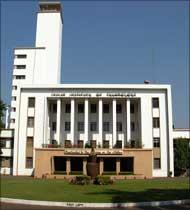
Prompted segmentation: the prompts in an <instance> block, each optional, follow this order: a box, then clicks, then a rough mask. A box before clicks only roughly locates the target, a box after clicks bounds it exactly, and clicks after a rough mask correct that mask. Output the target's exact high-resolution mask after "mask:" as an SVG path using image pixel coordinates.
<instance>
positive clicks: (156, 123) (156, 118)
mask: <svg viewBox="0 0 190 210" xmlns="http://www.w3.org/2000/svg"><path fill="white" fill-rule="evenodd" d="M159 127H160V120H159V118H158V117H154V118H153V128H159Z"/></svg>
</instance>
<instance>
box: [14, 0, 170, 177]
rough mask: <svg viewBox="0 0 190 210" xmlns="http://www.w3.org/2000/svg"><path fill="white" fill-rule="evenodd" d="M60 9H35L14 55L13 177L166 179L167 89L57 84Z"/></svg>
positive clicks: (49, 5) (48, 4)
mask: <svg viewBox="0 0 190 210" xmlns="http://www.w3.org/2000/svg"><path fill="white" fill-rule="evenodd" d="M62 26H63V17H62V8H61V4H60V3H59V2H55V1H53V2H44V1H43V2H40V3H39V12H38V13H37V31H36V44H35V47H28V48H16V49H15V50H14V55H15V58H14V69H13V83H12V87H13V90H12V102H11V107H12V111H11V128H12V129H14V158H13V175H32V174H34V176H36V177H43V176H49V177H55V176H57V177H59V176H60V177H62V176H68V175H71V174H77V173H83V174H86V173H87V170H86V164H87V162H88V157H89V154H90V149H89V148H88V147H90V146H91V147H94V148H95V152H96V154H97V161H98V163H99V173H100V174H106V173H108V174H109V173H112V174H115V175H116V176H117V177H122V176H125V175H127V174H131V175H130V176H136V177H147V178H151V177H166V176H168V174H170V175H171V173H172V175H173V174H174V173H173V172H174V166H173V133H172V132H173V129H172V99H171V87H170V85H157V84H156V85H155V84H131V85H127V84H126V85H125V84H85V85H84V84H61V83H60V73H61V43H62Z"/></svg>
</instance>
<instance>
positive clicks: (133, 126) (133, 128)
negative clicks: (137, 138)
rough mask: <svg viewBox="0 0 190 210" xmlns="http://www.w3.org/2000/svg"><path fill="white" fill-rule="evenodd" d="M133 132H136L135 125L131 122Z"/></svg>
mask: <svg viewBox="0 0 190 210" xmlns="http://www.w3.org/2000/svg"><path fill="white" fill-rule="evenodd" d="M131 131H135V123H134V122H131Z"/></svg>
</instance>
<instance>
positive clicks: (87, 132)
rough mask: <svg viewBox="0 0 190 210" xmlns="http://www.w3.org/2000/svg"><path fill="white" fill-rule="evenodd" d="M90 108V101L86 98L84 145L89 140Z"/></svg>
mask: <svg viewBox="0 0 190 210" xmlns="http://www.w3.org/2000/svg"><path fill="white" fill-rule="evenodd" d="M88 109H89V101H88V99H85V102H84V145H85V143H87V142H88V136H89V125H88V124H89V123H88V121H89V119H88V118H89V113H88Z"/></svg>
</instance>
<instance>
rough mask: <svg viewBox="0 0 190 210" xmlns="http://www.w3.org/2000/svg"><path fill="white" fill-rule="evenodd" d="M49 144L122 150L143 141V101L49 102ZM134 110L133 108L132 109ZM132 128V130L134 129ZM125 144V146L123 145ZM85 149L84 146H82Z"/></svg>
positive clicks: (64, 100) (108, 99) (46, 141)
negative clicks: (141, 134) (141, 119)
mask: <svg viewBox="0 0 190 210" xmlns="http://www.w3.org/2000/svg"><path fill="white" fill-rule="evenodd" d="M47 104H48V109H47V116H48V117H47V118H48V119H49V121H48V122H47V123H46V126H47V127H46V129H45V132H46V135H44V138H45V139H44V143H45V144H53V143H55V142H56V144H58V145H62V146H65V145H66V142H70V145H72V146H73V145H76V147H77V145H78V143H79V141H80V143H81V141H83V147H85V145H91V143H92V141H93V142H94V144H95V145H96V147H103V146H104V143H103V142H107V143H106V145H107V147H109V148H114V147H122V148H124V147H125V145H127V144H129V143H130V142H131V140H133V141H134V140H138V141H139V140H140V139H141V138H140V123H141V122H140V113H139V112H138V110H139V107H140V99H138V98H137V99H129V98H127V99H121V98H111V99H110V98H100V99H96V98H60V97H59V98H56V99H55V98H47ZM131 107H132V108H131ZM131 125H132V127H131ZM119 142H121V143H119ZM81 145H82V143H81Z"/></svg>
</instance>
